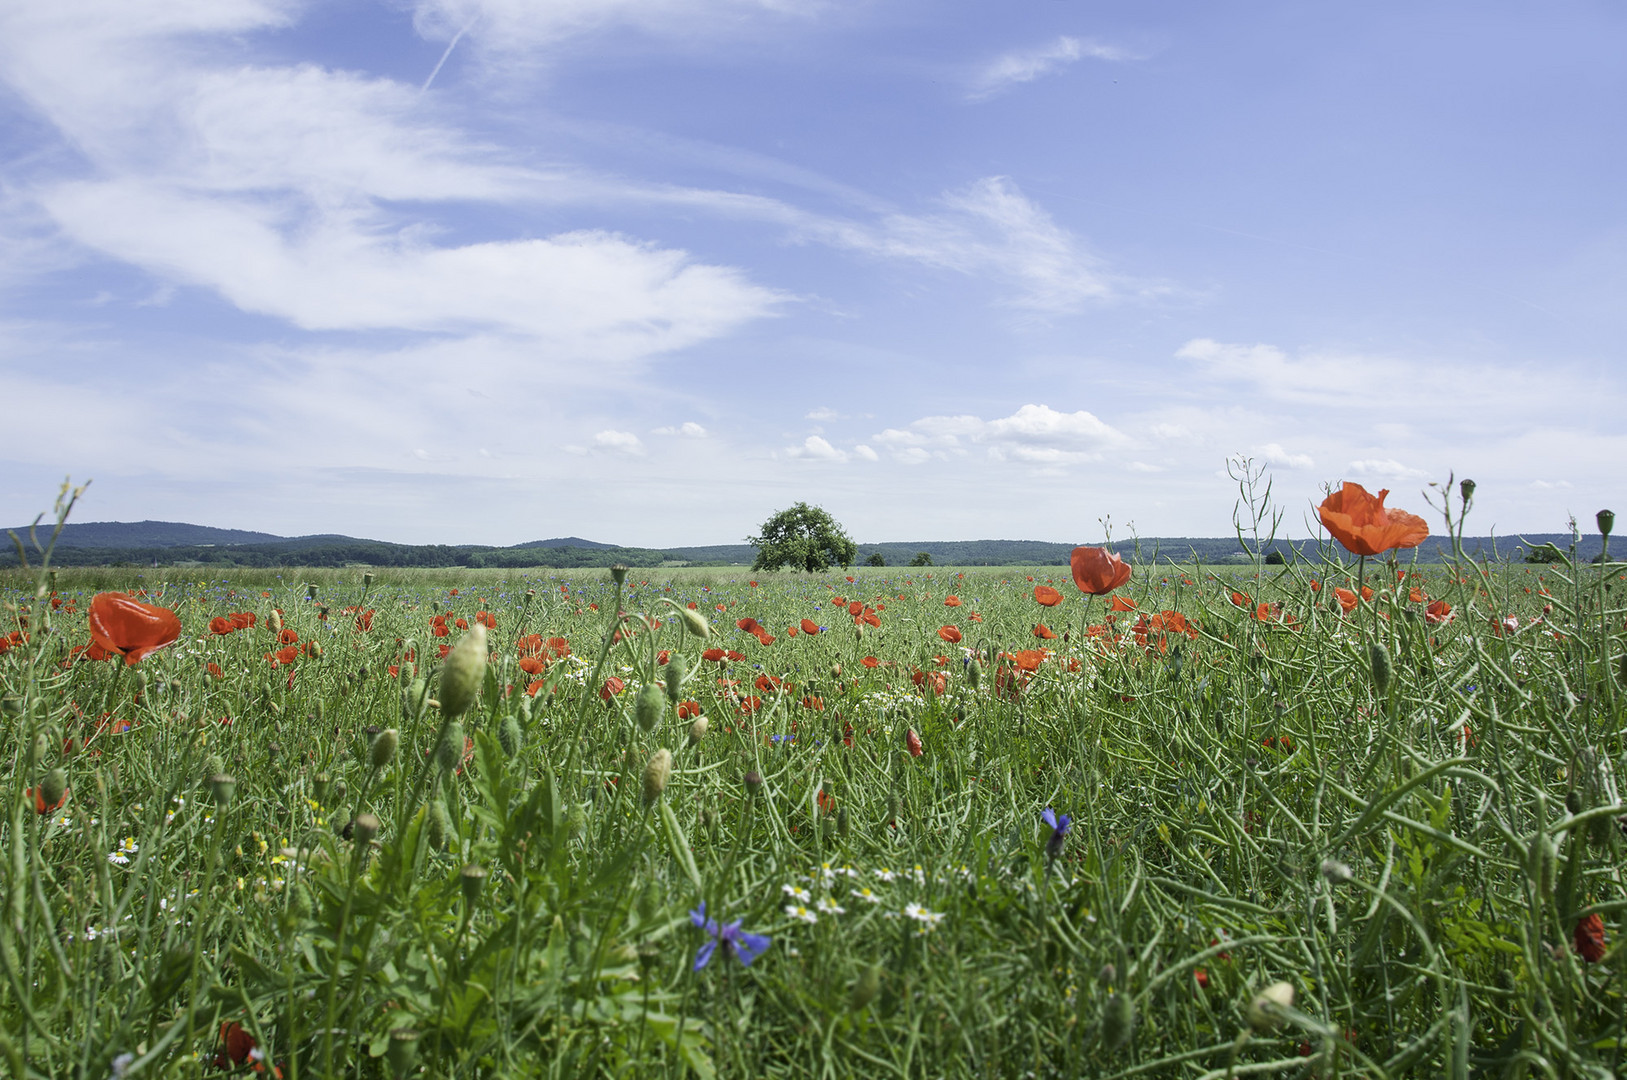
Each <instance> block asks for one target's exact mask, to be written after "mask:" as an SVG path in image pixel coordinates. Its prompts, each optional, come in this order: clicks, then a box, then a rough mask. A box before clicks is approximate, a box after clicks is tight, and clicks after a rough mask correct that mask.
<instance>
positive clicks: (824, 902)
mask: <svg viewBox="0 0 1627 1080" xmlns="http://www.w3.org/2000/svg"><path fill="white" fill-rule="evenodd" d="M816 906H817V907H818V908H819V913H820V914H821V915H846V914H847V908H845V907H842V906H841V905H840V904H838V903H837V902H836V901H834V900H832V899H831V898H830V897H828V896H821V897H820V898H819V903H818V905H816Z"/></svg>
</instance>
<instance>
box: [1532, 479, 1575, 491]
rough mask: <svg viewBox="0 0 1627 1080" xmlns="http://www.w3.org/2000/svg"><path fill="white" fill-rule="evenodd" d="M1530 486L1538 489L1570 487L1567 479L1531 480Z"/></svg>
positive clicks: (1550, 489) (1547, 489) (1551, 489)
mask: <svg viewBox="0 0 1627 1080" xmlns="http://www.w3.org/2000/svg"><path fill="white" fill-rule="evenodd" d="M1531 486H1532V487H1534V488H1536V489H1537V490H1539V491H1554V490H1563V489H1565V488H1568V487H1571V486H1572V485H1571V482H1570V481H1569V480H1533V481H1531Z"/></svg>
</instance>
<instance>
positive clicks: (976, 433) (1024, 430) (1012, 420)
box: [871, 404, 1129, 465]
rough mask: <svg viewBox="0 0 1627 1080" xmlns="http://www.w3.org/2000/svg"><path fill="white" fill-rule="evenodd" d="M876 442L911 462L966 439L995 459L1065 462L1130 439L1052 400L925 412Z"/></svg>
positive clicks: (957, 447) (950, 451)
mask: <svg viewBox="0 0 1627 1080" xmlns="http://www.w3.org/2000/svg"><path fill="white" fill-rule="evenodd" d="M871 441H872V442H875V443H879V444H880V445H882V446H884V447H887V448H888V449H890V450H892V451H894V457H895V458H896V459H897V460H899V461H903V462H905V463H906V464H920V463H921V462H924V461H927V460H929V459H930V458H932V457H938V458H941V459H943V460H948V459H949V458H950V457H951V456H953V455H955V454H960V453H964V452H965V451H964V449H963V444H966V443H970V444H974V445H983V446H985V447H986V452H987V456H988V457H989V458H990V459H991V460H994V461H1017V462H1025V463H1030V464H1039V465H1065V464H1073V463H1077V462H1083V461H1095V460H1100V459H1101V458H1102V457H1103V455H1104V453H1105V452H1106V451H1108V450H1111V449H1116V448H1118V447H1121V446H1124V445H1127V444H1128V442H1129V439H1128V438H1127V437H1126V436H1125V435H1124V434H1123V433H1122V432H1119V431H1117V430H1116V429H1114V428H1113V427H1112V426H1111V425H1109V424H1106V423H1104V422H1103V421H1102V420H1100V419H1099V418H1098V417H1097V416H1096V415H1095V414H1093V413H1089V412H1086V411H1084V410H1080V411H1078V412H1071V413H1064V412H1058V411H1057V410H1055V409H1053V408H1051V407H1050V406H1049V405H1032V404H1030V405H1024V406H1023V407H1022V408H1020V409H1018V410H1017V411H1016V412H1014V413H1012V414H1011V415H1010V416H1004V417H1000V418H998V419H994V420H984V419H982V418H981V417H978V416H970V415H961V416H924V417H922V418H921V419H919V420H916V421H915V422H913V423H912V424H910V425H909V427H908V428H887V429H885V430H883V431H880V432H877V433H876V434H875V435H873V436H871Z"/></svg>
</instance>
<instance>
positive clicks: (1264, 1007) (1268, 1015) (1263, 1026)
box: [1248, 982, 1294, 1031]
mask: <svg viewBox="0 0 1627 1080" xmlns="http://www.w3.org/2000/svg"><path fill="white" fill-rule="evenodd" d="M1293 1007H1294V987H1293V984H1292V983H1285V982H1275V983H1272V984H1271V985H1270V986H1268V987H1266V988H1265V989H1264V990H1261V991H1260V992H1259V993H1258V994H1255V995H1254V1000H1253V1001H1250V1002H1249V1007H1248V1022H1249V1027H1252V1028H1253V1029H1254V1030H1255V1031H1275V1030H1276V1029H1277V1028H1279V1027H1281V1026H1282V1021H1283V1011H1284V1010H1286V1009H1291V1008H1293Z"/></svg>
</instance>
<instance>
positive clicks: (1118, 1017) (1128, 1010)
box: [1102, 994, 1136, 1050]
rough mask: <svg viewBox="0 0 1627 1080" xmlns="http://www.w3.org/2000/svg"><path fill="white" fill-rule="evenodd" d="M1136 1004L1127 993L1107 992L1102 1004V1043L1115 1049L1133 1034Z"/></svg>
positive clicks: (1126, 1041)
mask: <svg viewBox="0 0 1627 1080" xmlns="http://www.w3.org/2000/svg"><path fill="white" fill-rule="evenodd" d="M1135 1029H1136V1006H1135V1002H1134V1001H1131V1000H1130V995H1129V994H1109V995H1107V1003H1106V1004H1105V1005H1103V1006H1102V1043H1103V1045H1105V1046H1106V1047H1107V1048H1108V1049H1109V1050H1117V1049H1119V1047H1121V1046H1124V1045H1125V1044H1126V1043H1128V1042H1129V1041H1130V1036H1131V1035H1134V1034H1135Z"/></svg>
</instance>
